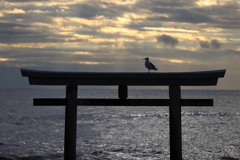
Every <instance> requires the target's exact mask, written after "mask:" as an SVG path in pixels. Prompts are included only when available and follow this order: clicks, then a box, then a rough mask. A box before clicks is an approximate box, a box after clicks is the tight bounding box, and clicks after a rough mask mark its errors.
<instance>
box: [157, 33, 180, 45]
mask: <svg viewBox="0 0 240 160" xmlns="http://www.w3.org/2000/svg"><path fill="white" fill-rule="evenodd" d="M156 39H157V42H162V43H163V44H164V45H165V46H170V47H172V48H174V47H175V46H176V45H177V44H178V42H179V41H178V39H177V38H173V37H171V36H168V35H165V34H163V35H161V36H157V37H156Z"/></svg>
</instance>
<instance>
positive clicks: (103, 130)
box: [0, 90, 240, 160]
mask: <svg viewBox="0 0 240 160" xmlns="http://www.w3.org/2000/svg"><path fill="white" fill-rule="evenodd" d="M64 94H65V91H64V90H0V102H1V103H0V104H1V106H0V107H1V114H0V128H1V130H0V135H1V136H0V159H1V157H5V158H7V157H8V158H12V159H18V158H19V157H28V159H31V158H35V159H37V158H38V159H63V145H64V120H65V118H64V112H65V109H64V107H61V106H59V107H58V106H54V107H53V106H44V107H41V106H33V105H32V99H33V98H47V97H54V98H57V97H65V95H64ZM239 95H240V91H183V92H182V98H213V99H214V107H183V108H182V139H183V158H184V159H186V160H188V159H193V160H194V159H230V158H232V159H235V160H236V159H240V154H239V153H240V136H239V135H240V128H239V126H240V125H239V124H240V108H239V104H240V98H239ZM79 97H85V98H86V97H87V98H100V97H101V98H116V97H117V91H114V90H85V91H84V92H82V91H79ZM129 98H163V99H164V98H168V91H164V90H146V91H145V90H140V91H136V90H130V91H129ZM77 125H78V130H77V155H78V159H133V160H138V159H139V160H140V159H161V160H165V159H166V160H168V159H169V114H168V107H103V106H100V107H85V106H79V107H78V121H77Z"/></svg>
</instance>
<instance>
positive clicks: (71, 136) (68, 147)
mask: <svg viewBox="0 0 240 160" xmlns="http://www.w3.org/2000/svg"><path fill="white" fill-rule="evenodd" d="M77 90H78V87H77V86H75V85H69V86H67V90H66V103H67V104H66V111H65V141H64V160H75V159H76V134H77Z"/></svg>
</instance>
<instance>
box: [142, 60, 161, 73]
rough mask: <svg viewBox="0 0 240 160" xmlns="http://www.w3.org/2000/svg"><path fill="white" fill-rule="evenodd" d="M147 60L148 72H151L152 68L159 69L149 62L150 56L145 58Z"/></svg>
mask: <svg viewBox="0 0 240 160" xmlns="http://www.w3.org/2000/svg"><path fill="white" fill-rule="evenodd" d="M143 60H145V67H146V68H147V69H148V73H150V70H155V71H156V70H158V69H157V68H156V67H155V66H154V65H153V64H152V63H151V62H149V58H148V57H146V58H143Z"/></svg>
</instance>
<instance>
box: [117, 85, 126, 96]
mask: <svg viewBox="0 0 240 160" xmlns="http://www.w3.org/2000/svg"><path fill="white" fill-rule="evenodd" d="M118 98H120V99H127V98H128V87H127V86H118Z"/></svg>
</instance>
